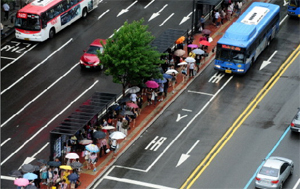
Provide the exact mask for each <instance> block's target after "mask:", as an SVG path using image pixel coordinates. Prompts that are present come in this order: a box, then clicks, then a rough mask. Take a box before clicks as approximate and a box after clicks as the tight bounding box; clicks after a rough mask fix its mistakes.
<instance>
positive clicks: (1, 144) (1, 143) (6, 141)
mask: <svg viewBox="0 0 300 189" xmlns="http://www.w3.org/2000/svg"><path fill="white" fill-rule="evenodd" d="M10 139H11V138H8V139H6V140H5V141H3V142H2V143H1V146H3V145H4V144H5V143H7V142H8V141H10Z"/></svg>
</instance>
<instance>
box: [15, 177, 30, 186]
mask: <svg viewBox="0 0 300 189" xmlns="http://www.w3.org/2000/svg"><path fill="white" fill-rule="evenodd" d="M28 184H29V180H28V179H25V178H17V179H16V180H15V181H14V185H17V186H27V185H28Z"/></svg>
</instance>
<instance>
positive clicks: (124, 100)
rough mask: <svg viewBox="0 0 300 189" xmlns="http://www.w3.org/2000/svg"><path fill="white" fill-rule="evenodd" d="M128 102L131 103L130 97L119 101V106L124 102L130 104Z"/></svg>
mask: <svg viewBox="0 0 300 189" xmlns="http://www.w3.org/2000/svg"><path fill="white" fill-rule="evenodd" d="M128 101H130V98H129V96H125V97H123V98H121V99H120V100H119V101H118V104H122V103H123V102H128Z"/></svg>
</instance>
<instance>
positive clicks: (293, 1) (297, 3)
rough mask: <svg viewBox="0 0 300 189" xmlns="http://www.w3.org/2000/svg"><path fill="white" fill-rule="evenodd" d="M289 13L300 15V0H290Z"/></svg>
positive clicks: (290, 14)
mask: <svg viewBox="0 0 300 189" xmlns="http://www.w3.org/2000/svg"><path fill="white" fill-rule="evenodd" d="M287 11H288V15H289V16H298V17H300V0H289V5H288V10H287Z"/></svg>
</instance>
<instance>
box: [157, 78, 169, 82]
mask: <svg viewBox="0 0 300 189" xmlns="http://www.w3.org/2000/svg"><path fill="white" fill-rule="evenodd" d="M154 81H155V82H156V83H166V82H167V80H166V78H163V79H154Z"/></svg>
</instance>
